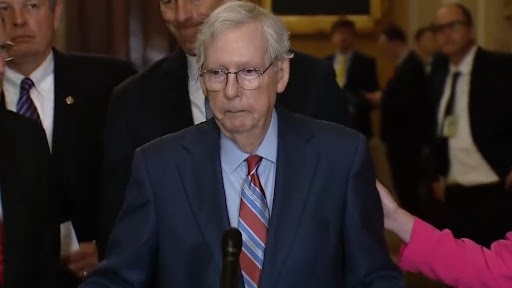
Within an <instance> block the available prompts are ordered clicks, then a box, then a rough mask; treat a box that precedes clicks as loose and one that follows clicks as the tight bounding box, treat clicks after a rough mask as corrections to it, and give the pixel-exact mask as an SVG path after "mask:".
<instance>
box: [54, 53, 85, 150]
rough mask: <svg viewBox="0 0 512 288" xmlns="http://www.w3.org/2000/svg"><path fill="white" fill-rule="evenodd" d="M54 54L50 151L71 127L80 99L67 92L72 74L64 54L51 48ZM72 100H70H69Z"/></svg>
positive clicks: (70, 85)
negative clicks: (53, 95) (53, 94)
mask: <svg viewBox="0 0 512 288" xmlns="http://www.w3.org/2000/svg"><path fill="white" fill-rule="evenodd" d="M53 56H54V82H55V83H54V93H55V100H54V115H53V141H52V144H51V146H52V152H55V151H58V150H59V145H60V141H61V140H62V138H63V137H64V135H66V134H67V132H68V127H71V125H70V123H72V121H71V117H72V116H73V114H74V113H73V112H74V109H75V106H76V105H79V104H80V103H79V102H80V99H76V98H77V95H71V94H69V93H70V92H71V90H72V89H71V88H70V87H72V85H73V79H72V78H71V77H72V75H69V74H68V73H67V71H69V70H70V69H67V67H66V65H67V64H66V62H65V59H64V58H65V57H66V56H65V55H64V54H62V53H60V52H58V51H57V50H53ZM70 100H72V101H70Z"/></svg>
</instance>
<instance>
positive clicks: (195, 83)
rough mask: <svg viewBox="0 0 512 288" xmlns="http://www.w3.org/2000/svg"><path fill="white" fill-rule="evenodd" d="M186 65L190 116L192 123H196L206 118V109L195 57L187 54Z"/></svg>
mask: <svg viewBox="0 0 512 288" xmlns="http://www.w3.org/2000/svg"><path fill="white" fill-rule="evenodd" d="M187 66H188V69H187V70H188V95H189V97H190V105H191V108H192V118H193V120H194V124H198V123H201V122H204V121H205V120H206V111H205V107H204V100H205V96H204V93H203V89H202V88H201V82H200V81H201V79H199V67H198V66H197V62H196V57H194V56H190V55H187Z"/></svg>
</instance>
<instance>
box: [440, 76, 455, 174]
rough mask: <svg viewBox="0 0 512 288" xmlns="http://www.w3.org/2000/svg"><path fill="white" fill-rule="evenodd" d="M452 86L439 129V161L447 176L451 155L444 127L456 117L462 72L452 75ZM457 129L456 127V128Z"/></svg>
mask: <svg viewBox="0 0 512 288" xmlns="http://www.w3.org/2000/svg"><path fill="white" fill-rule="evenodd" d="M451 77H452V85H451V87H450V95H449V96H448V101H447V102H446V109H445V110H444V113H443V118H442V120H441V123H440V129H439V131H440V132H439V135H440V138H439V148H438V149H439V161H440V163H439V164H440V168H441V171H440V172H441V173H442V175H447V174H448V171H449V170H450V155H449V152H448V139H449V138H448V137H446V135H443V130H444V125H445V123H446V121H447V119H448V118H449V117H454V116H455V95H456V94H457V80H458V79H459V77H460V72H458V71H455V72H453V73H452V76H451ZM454 129H456V127H454Z"/></svg>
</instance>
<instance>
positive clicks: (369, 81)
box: [325, 50, 379, 137]
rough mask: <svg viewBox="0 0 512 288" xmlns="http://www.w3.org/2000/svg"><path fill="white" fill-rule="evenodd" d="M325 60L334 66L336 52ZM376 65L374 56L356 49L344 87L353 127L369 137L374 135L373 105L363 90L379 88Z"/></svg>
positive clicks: (371, 90)
mask: <svg viewBox="0 0 512 288" xmlns="http://www.w3.org/2000/svg"><path fill="white" fill-rule="evenodd" d="M325 60H327V61H328V62H329V63H330V64H331V66H332V65H333V62H334V54H333V55H330V56H328V57H326V58H325ZM376 66H377V65H376V64H375V59H374V58H372V57H370V56H368V55H366V54H363V53H361V52H358V51H355V50H354V51H353V52H352V56H351V58H350V61H349V64H348V69H347V74H346V78H347V79H346V81H345V86H344V87H343V91H344V92H345V94H346V95H347V98H348V103H349V107H350V112H351V118H352V119H351V122H352V127H354V128H355V129H356V130H358V131H359V132H361V133H363V134H364V135H365V136H367V137H371V136H372V126H371V119H370V112H371V111H372V110H373V105H372V104H370V103H369V102H368V100H366V97H365V95H364V94H363V92H375V91H377V90H379V82H378V79H377V68H376Z"/></svg>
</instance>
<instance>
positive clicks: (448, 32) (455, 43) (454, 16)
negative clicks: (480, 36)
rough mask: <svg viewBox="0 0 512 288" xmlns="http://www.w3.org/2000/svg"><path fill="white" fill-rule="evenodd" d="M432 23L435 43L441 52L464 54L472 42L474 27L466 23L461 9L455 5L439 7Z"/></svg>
mask: <svg viewBox="0 0 512 288" xmlns="http://www.w3.org/2000/svg"><path fill="white" fill-rule="evenodd" d="M434 25H435V26H434V27H435V28H434V29H435V31H436V32H435V33H436V40H437V44H438V46H439V48H440V49H441V52H443V53H444V54H446V55H447V56H449V57H450V56H456V55H460V54H464V53H465V51H466V50H467V49H468V47H470V46H471V45H472V43H474V40H475V33H474V29H473V27H470V26H469V25H468V23H467V22H466V20H465V19H464V15H463V14H462V11H460V9H459V8H458V7H456V6H446V7H443V8H441V9H440V10H439V11H438V12H437V16H436V19H435V23H434Z"/></svg>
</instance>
